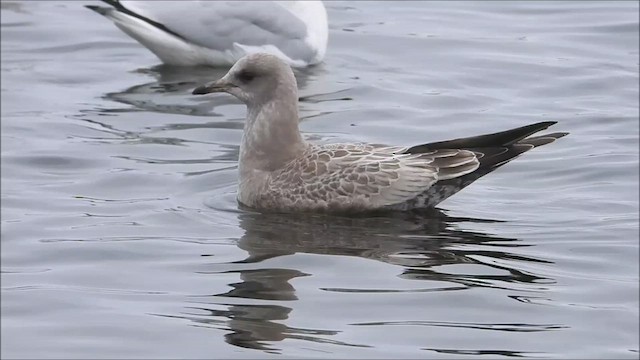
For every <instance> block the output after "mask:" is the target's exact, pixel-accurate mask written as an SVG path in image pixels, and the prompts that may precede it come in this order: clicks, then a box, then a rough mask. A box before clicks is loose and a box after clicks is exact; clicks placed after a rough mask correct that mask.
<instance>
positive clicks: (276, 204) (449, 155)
mask: <svg viewBox="0 0 640 360" xmlns="http://www.w3.org/2000/svg"><path fill="white" fill-rule="evenodd" d="M211 92H227V93H229V94H231V95H234V96H235V97H237V98H238V99H240V100H241V101H243V102H244V103H245V104H246V105H247V108H248V113H247V120H246V122H245V125H244V135H243V138H242V143H241V145H240V166H239V168H240V187H239V190H238V200H239V201H240V202H241V203H242V204H244V205H247V206H250V207H254V208H258V209H267V210H279V211H328V212H340V211H349V212H351V211H366V210H377V209H399V210H408V209H413V208H422V207H433V206H435V205H437V204H438V203H439V202H441V201H443V200H444V199H446V198H448V197H449V196H451V195H453V194H455V193H456V192H458V191H459V190H461V189H462V188H464V187H465V186H467V185H469V184H471V183H472V182H473V181H475V180H476V179H478V178H479V177H481V176H483V175H485V174H487V173H489V172H491V171H493V170H495V169H496V168H498V167H499V166H501V165H503V164H505V163H507V162H509V161H510V160H512V159H514V158H515V157H516V156H518V155H520V154H522V153H524V152H525V151H527V150H530V149H533V148H534V147H536V146H540V145H544V144H548V143H550V142H553V141H555V140H556V139H558V138H560V137H562V136H564V135H566V133H553V134H547V135H541V136H535V137H529V136H530V135H532V134H534V133H536V132H538V131H540V130H544V129H546V128H548V127H549V126H551V125H553V124H554V122H551V121H547V122H541V123H537V124H532V125H527V126H523V127H520V128H517V129H512V130H507V131H503V132H500V133H495V134H489V135H482V136H476V137H470V138H464V139H455V140H449V141H442V142H437V143H431V144H423V145H417V146H413V147H389V146H383V145H373V144H329V145H313V144H309V143H307V142H306V141H304V140H303V139H302V136H301V135H300V131H299V129H298V121H299V119H298V89H297V87H296V79H295V77H294V75H293V71H291V68H290V67H289V66H287V64H285V63H283V62H282V61H280V60H279V59H278V58H277V57H275V56H272V55H268V54H253V55H249V56H247V57H244V58H242V59H240V60H239V61H238V62H237V63H236V64H235V65H234V66H233V67H232V68H231V69H230V70H229V72H228V73H227V74H226V75H225V76H224V77H222V78H221V79H220V80H217V81H214V82H212V83H209V84H206V85H202V86H200V87H198V88H196V89H195V90H194V91H193V93H194V94H206V93H211Z"/></svg>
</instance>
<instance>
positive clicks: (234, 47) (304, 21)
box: [87, 0, 328, 67]
mask: <svg viewBox="0 0 640 360" xmlns="http://www.w3.org/2000/svg"><path fill="white" fill-rule="evenodd" d="M102 1H104V2H105V3H107V4H108V5H111V7H101V6H94V5H87V8H89V9H91V10H94V11H96V12H98V13H99V14H101V15H104V16H106V17H107V18H109V19H110V20H112V21H113V22H114V23H115V25H116V26H117V27H118V28H120V29H121V30H122V31H124V32H125V33H126V34H127V35H129V36H131V37H132V38H134V39H135V40H137V41H138V42H140V43H141V44H142V45H144V46H145V47H146V48H147V49H149V50H151V52H153V53H154V54H155V55H156V56H157V57H158V58H160V60H162V62H164V63H166V64H171V65H182V66H194V65H211V66H225V65H227V66H228V65H232V64H233V63H235V62H236V61H237V60H238V59H240V58H241V57H243V56H245V55H247V54H252V53H257V52H266V53H270V54H273V55H276V56H278V57H280V58H281V59H282V60H284V61H286V62H287V63H288V64H289V65H291V66H294V67H304V66H308V65H314V64H317V63H319V62H321V61H322V59H323V58H324V55H325V52H326V48H327V37H328V26H327V12H326V9H325V8H324V5H323V4H322V1H132V0H102Z"/></svg>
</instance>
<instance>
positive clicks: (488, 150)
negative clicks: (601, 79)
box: [406, 121, 569, 206]
mask: <svg viewBox="0 0 640 360" xmlns="http://www.w3.org/2000/svg"><path fill="white" fill-rule="evenodd" d="M555 123H556V122H555V121H545V122H540V123H536V124H531V125H527V126H523V127H519V128H515V129H511V130H506V131H501V132H497V133H493V134H487V135H480V136H473V137H468V138H460V139H454V140H448V141H440V142H434V143H429V144H423V145H417V146H414V147H412V148H409V149H408V150H407V151H406V153H410V154H416V153H422V152H429V151H433V150H439V149H465V150H470V151H473V152H474V153H475V154H476V156H477V158H478V160H479V161H480V166H479V167H478V169H476V170H475V171H473V172H471V173H468V174H466V175H463V176H460V177H457V178H453V179H447V180H442V181H438V182H437V183H435V184H434V185H433V186H432V187H431V188H429V190H427V191H426V193H425V194H424V195H425V196H426V199H433V200H431V201H430V200H427V201H428V203H427V204H426V205H427V206H435V205H436V204H437V203H439V202H441V201H443V200H444V199H446V198H448V197H449V196H451V195H453V194H455V193H457V192H458V191H460V190H462V189H463V188H465V187H467V186H468V185H469V184H471V183H473V182H474V181H476V180H478V179H479V178H481V177H482V176H484V175H486V174H488V173H490V172H492V171H494V170H495V169H497V168H499V167H500V166H502V165H504V164H506V163H508V162H509V161H511V160H513V159H515V158H516V157H518V156H520V155H521V154H522V153H524V152H527V151H529V150H531V149H533V148H535V147H538V146H542V145H546V144H549V143H552V142H554V141H555V140H557V139H559V138H561V137H563V136H565V135H568V134H569V133H566V132H555V133H551V134H545V135H539V136H533V137H530V135H533V134H535V133H537V132H539V131H542V130H544V129H546V128H548V127H549V126H551V125H553V124H555ZM429 201H430V202H429Z"/></svg>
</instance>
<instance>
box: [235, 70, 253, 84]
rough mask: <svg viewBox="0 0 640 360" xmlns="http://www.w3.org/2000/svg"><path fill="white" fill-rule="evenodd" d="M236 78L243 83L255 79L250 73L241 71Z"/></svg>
mask: <svg viewBox="0 0 640 360" xmlns="http://www.w3.org/2000/svg"><path fill="white" fill-rule="evenodd" d="M237 77H238V79H239V80H240V81H242V82H243V83H248V82H250V81H251V80H253V78H255V77H256V74H255V73H252V72H251V71H247V70H242V71H240V72H239V73H238V75H237Z"/></svg>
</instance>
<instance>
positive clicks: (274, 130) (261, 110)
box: [240, 81, 307, 176]
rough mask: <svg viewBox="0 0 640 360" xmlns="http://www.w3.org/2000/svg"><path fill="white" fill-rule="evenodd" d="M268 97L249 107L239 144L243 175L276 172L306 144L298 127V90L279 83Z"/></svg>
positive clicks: (294, 85) (292, 86) (290, 85)
mask: <svg viewBox="0 0 640 360" xmlns="http://www.w3.org/2000/svg"><path fill="white" fill-rule="evenodd" d="M272 95H273V96H270V97H269V99H267V100H265V101H262V102H259V103H256V104H251V105H249V106H247V120H246V122H245V124H244V134H243V135H242V143H241V145H240V176H243V173H245V172H247V171H255V170H258V171H274V170H277V169H279V168H281V167H283V166H284V165H285V164H286V163H287V162H289V161H291V160H293V159H294V158H295V157H297V156H298V155H299V154H300V151H302V150H303V149H304V148H305V147H306V146H307V144H306V143H305V141H304V140H303V139H302V136H301V135H300V130H299V128H298V121H299V120H298V90H297V86H296V84H295V81H294V82H293V84H288V85H287V84H283V83H280V84H278V86H277V87H276V88H275V89H274V91H273V93H272Z"/></svg>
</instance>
